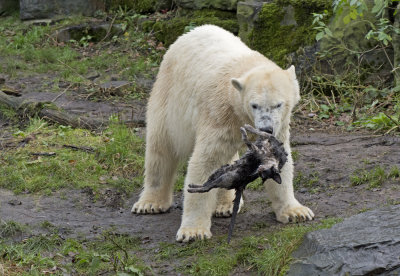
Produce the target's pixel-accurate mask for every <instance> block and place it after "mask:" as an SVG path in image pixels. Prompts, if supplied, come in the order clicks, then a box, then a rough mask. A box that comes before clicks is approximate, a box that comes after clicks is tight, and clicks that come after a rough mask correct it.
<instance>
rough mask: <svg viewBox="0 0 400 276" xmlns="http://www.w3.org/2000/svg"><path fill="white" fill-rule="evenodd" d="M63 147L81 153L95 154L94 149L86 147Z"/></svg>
mask: <svg viewBox="0 0 400 276" xmlns="http://www.w3.org/2000/svg"><path fill="white" fill-rule="evenodd" d="M63 147H64V148H68V149H73V150H80V151H84V152H89V153H93V152H94V148H92V147H86V146H74V145H63Z"/></svg>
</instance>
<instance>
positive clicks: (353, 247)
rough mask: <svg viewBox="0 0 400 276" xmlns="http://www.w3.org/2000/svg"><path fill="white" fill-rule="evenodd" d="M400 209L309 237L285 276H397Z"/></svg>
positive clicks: (379, 212) (364, 215) (360, 217)
mask: <svg viewBox="0 0 400 276" xmlns="http://www.w3.org/2000/svg"><path fill="white" fill-rule="evenodd" d="M399 217H400V205H396V206H390V207H386V208H383V209H378V210H373V211H369V212H365V213H361V214H358V215H355V216H352V217H350V218H347V219H345V220H344V221H343V222H342V223H338V224H336V225H334V226H333V227H332V228H330V229H323V230H318V231H315V232H311V233H308V234H307V235H306V237H305V240H304V242H303V243H302V245H301V246H300V248H299V249H298V250H297V251H296V252H295V253H293V257H294V258H295V259H297V260H296V261H295V262H294V263H293V264H292V266H291V267H290V270H289V272H288V274H287V275H289V276H303V275H304V276H310V275H399V273H400V219H399Z"/></svg>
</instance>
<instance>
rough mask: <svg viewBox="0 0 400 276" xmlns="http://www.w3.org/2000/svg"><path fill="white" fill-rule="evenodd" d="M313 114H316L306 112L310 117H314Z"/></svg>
mask: <svg viewBox="0 0 400 276" xmlns="http://www.w3.org/2000/svg"><path fill="white" fill-rule="evenodd" d="M315 115H316V114H315V113H308V115H307V116H308V117H310V118H313V117H315Z"/></svg>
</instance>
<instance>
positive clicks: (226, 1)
mask: <svg viewBox="0 0 400 276" xmlns="http://www.w3.org/2000/svg"><path fill="white" fill-rule="evenodd" d="M237 3H238V0H176V4H177V6H178V7H181V8H185V9H192V10H200V9H218V10H224V11H232V10H236V6H237Z"/></svg>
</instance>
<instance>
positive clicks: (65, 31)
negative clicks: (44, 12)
mask: <svg viewBox="0 0 400 276" xmlns="http://www.w3.org/2000/svg"><path fill="white" fill-rule="evenodd" d="M109 29H110V24H109V23H101V24H90V25H88V24H81V25H73V26H68V27H65V28H62V29H60V30H57V31H56V32H55V33H54V34H53V36H54V37H55V38H56V40H57V41H58V42H68V41H70V40H75V41H80V40H81V38H82V37H87V36H88V35H90V37H91V39H90V41H91V42H99V41H101V40H103V39H105V40H110V39H111V38H112V37H113V36H115V35H120V34H122V33H123V28H122V25H121V24H113V25H112V26H111V29H110V33H109V34H108V35H107V32H108V30H109Z"/></svg>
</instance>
